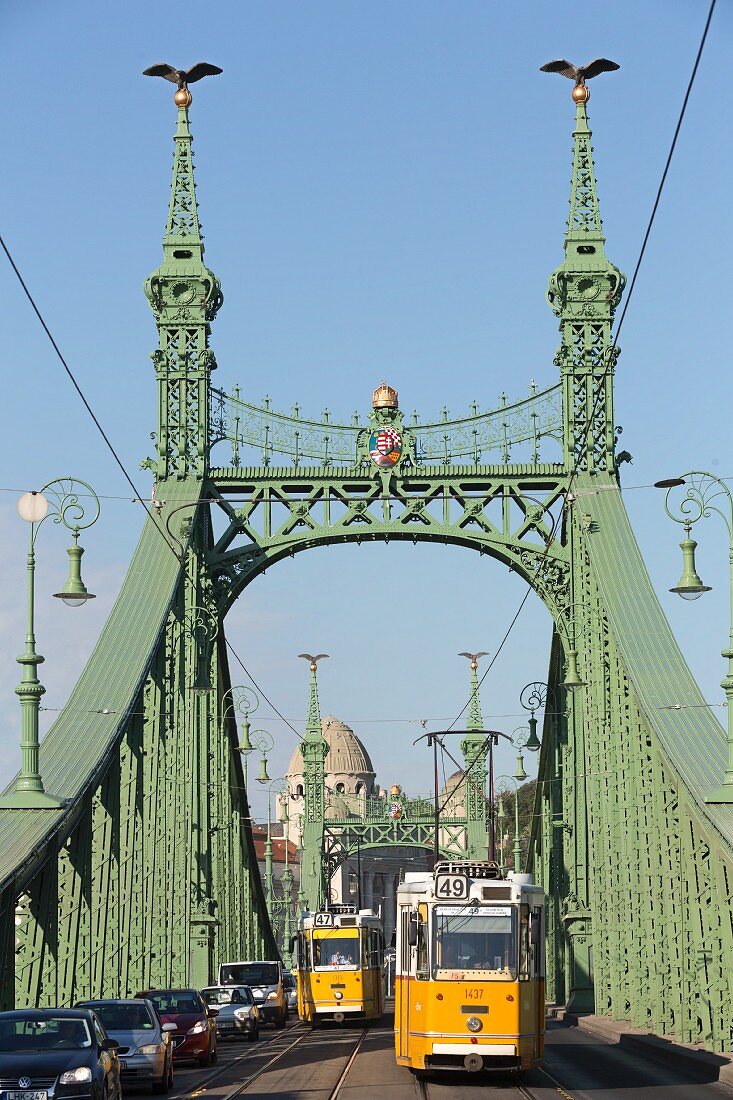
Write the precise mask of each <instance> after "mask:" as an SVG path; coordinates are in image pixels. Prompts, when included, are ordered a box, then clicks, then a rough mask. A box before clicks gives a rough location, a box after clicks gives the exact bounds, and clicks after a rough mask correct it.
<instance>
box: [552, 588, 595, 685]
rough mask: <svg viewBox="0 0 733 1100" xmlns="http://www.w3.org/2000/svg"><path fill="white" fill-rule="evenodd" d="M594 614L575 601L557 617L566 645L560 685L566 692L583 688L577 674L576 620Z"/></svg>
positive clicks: (582, 681) (582, 682)
mask: <svg viewBox="0 0 733 1100" xmlns="http://www.w3.org/2000/svg"><path fill="white" fill-rule="evenodd" d="M594 614H595V613H594V612H592V611H591V609H590V608H589V607H588V605H587V604H585V603H583V602H582V601H576V602H575V603H571V604H569V605H568V606H567V607H564V608H563V609H562V611H561V612H560V615H559V616H558V625H561V626H562V630H563V632H564V634H565V635H566V640H567V643H568V651H567V664H566V668H565V679H564V680H563V681H562V683H561V684H560V687H563V688H565V690H566V691H575V690H576V688H581V687H585V680H583V679H582V677H581V676H580V673H579V672H578V619H580V618H581V617H588V616H589V615H594Z"/></svg>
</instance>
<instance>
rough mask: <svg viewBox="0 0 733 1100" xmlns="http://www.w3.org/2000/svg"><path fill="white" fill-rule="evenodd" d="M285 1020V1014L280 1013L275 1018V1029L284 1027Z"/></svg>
mask: <svg viewBox="0 0 733 1100" xmlns="http://www.w3.org/2000/svg"><path fill="white" fill-rule="evenodd" d="M286 1020H287V1015H286V1014H285V1012H282V1013H281V1014H280V1015H279V1016H276V1017H275V1027H285V1021H286Z"/></svg>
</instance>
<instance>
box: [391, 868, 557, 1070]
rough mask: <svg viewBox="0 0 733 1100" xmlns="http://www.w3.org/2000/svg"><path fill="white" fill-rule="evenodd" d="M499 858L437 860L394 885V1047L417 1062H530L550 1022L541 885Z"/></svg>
mask: <svg viewBox="0 0 733 1100" xmlns="http://www.w3.org/2000/svg"><path fill="white" fill-rule="evenodd" d="M498 876H499V871H498V868H497V866H496V864H494V863H488V862H486V863H482V862H463V861H457V862H452V863H438V864H437V865H436V868H435V872H434V873H433V872H428V873H422V874H421V873H411V874H408V875H406V876H405V881H404V882H403V883H401V884H400V886H399V889H398V891H397V959H396V978H395V1054H396V1057H397V1061H398V1062H399V1064H400V1065H403V1066H410V1067H411V1068H412V1069H417V1070H425V1069H431V1068H432V1069H458V1070H466V1069H468V1070H473V1071H476V1070H491V1069H494V1070H504V1071H512V1070H513V1071H522V1070H525V1069H529V1068H530V1066H533V1065H535V1064H536V1063H537V1061H538V1060H539V1059H540V1058H541V1057H542V1054H543V1048H544V1029H545V983H544V973H545V971H544V962H545V960H544V939H545V901H544V892H543V891H542V889H541V888H540V887H539V886H534V885H532V881H531V877H530V876H529V875H519V874H517V875H514V876H512V873H511V872H510V873H509V876H508V877H507V878H506V879H502V878H499V877H498Z"/></svg>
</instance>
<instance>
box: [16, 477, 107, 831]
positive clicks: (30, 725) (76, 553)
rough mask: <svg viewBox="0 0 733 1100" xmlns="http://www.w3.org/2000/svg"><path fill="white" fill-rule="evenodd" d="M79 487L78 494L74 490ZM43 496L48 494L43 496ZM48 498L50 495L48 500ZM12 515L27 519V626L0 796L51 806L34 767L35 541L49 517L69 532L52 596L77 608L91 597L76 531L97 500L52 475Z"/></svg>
mask: <svg viewBox="0 0 733 1100" xmlns="http://www.w3.org/2000/svg"><path fill="white" fill-rule="evenodd" d="M80 489H81V490H83V492H81V493H80ZM44 493H47V494H48V497H46V496H44ZM87 494H88V495H89V498H90V499H89V502H88V503H87V504H86V506H85V505H84V504H82V502H81V501H80V499H79V498H80V496H84V497H86V496H87ZM49 498H50V499H49ZM17 507H18V514H19V515H20V517H21V519H24V520H26V522H28V523H30V525H31V530H30V544H29V547H28V557H27V577H28V586H27V593H28V599H27V629H26V636H25V653H24V654H23V655H22V656H20V657H18V658H17V660H18V664H20V665H22V667H23V674H22V676H21V681H20V683H19V684H18V687H17V688H16V689H15V694H16V695H17V696H18V698H19V699H20V713H21V735H20V752H21V768H20V774H19V776H18V778H17V780H16V782H15V789H14V790H13V792H12V794H9V795H5V796H4V797H3V798H1V799H0V808H2V809H21V810H57V809H58V808H59V806H60V805H61V802H60V800H59V799H58V798H54V797H53V796H52V795H49V794H46V792H45V789H44V786H43V780H42V779H41V773H40V771H39V766H38V748H39V737H38V711H39V707H40V701H41V696H42V695H43V694H44V693H45V690H46V689H45V688H44V686H43V684H41V682H40V681H39V679H38V666H39V665H40V664H41V663H42V662H43V657H42V656H41V655H40V653H37V652H36V637H35V626H34V616H35V573H36V557H35V548H36V539H37V537H38V532H39V530H40V528H41V525H42V524H43V522H44V520H46V519H48V518H49V517H51V518H52V519H53V521H54V523H60V524H62V525H63V526H64V527H66V528H67V530H69V531H71V536H72V538H73V540H74V542H73V545H72V546H71V547H69V549H68V550H67V554H68V555H69V576H68V578H67V580H66V583H65V584H64V587H63V588H62V590H61V591H60V592H55V593H54V595H55V596H56V597H57V598H58V599H60V600H63V602H64V603H65V604H66V605H67V607H81V605H82V604H84V603H86V601H87V600H93V599H94V598H95V597H94V595H93V594H92V593H91V592H88V591H87V588H86V586H85V584H84V582H83V581H82V579H81V558H82V554H83V553H84V550H83V549H82V547H81V546H79V532H80V531H84V530H86V528H87V527H91V526H92V524H94V523H96V522H97V520H98V519H99V498H98V497H97V494H96V493H95V492H94V490H93V489H92V487H91V486H90V485H87V483H86V482H85V481H81V480H80V479H78V478H70V477H65V478H56V479H55V480H54V481H49V482H48V483H47V484H46V485H44V486H43V488H42V489H41V490H40V492H32V493H23V495H22V496H21V498H20V500H19V501H18V506H17Z"/></svg>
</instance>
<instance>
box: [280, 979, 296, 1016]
mask: <svg viewBox="0 0 733 1100" xmlns="http://www.w3.org/2000/svg"><path fill="white" fill-rule="evenodd" d="M283 989H284V990H285V999H286V1001H287V1004H288V1011H292V1012H297V1010H298V979H297V978H296V977H295V975H294V974H289V973H288V972H287V971H285V973H284V974H283Z"/></svg>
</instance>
